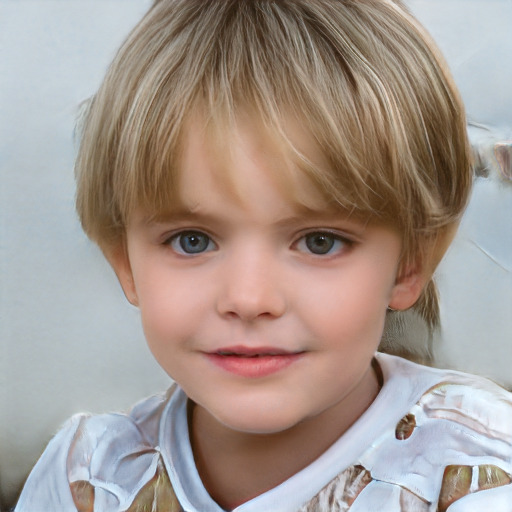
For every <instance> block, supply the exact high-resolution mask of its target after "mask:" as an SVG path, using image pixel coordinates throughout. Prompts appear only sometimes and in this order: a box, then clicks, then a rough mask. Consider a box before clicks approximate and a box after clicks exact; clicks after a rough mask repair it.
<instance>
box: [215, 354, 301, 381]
mask: <svg viewBox="0 0 512 512" xmlns="http://www.w3.org/2000/svg"><path fill="white" fill-rule="evenodd" d="M304 353H305V352H303V351H297V352H293V351H287V350H282V349H276V348H274V347H245V346H236V347H227V348H221V349H219V350H216V351H214V352H208V353H206V355H207V357H208V359H210V361H211V362H213V363H214V364H215V365H216V366H218V367H220V368H222V369H223V370H225V371H227V372H229V373H232V374H235V375H238V376H241V377H248V378H257V377H266V376H268V375H272V374H274V373H277V372H280V371H282V370H284V369H285V368H287V367H288V366H290V365H292V364H293V363H295V362H297V361H298V360H299V359H301V358H302V357H303V356H304Z"/></svg>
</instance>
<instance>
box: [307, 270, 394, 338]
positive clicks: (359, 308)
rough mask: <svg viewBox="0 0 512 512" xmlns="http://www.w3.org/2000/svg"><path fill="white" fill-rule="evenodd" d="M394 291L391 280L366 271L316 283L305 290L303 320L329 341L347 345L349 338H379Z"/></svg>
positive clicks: (349, 273) (346, 273)
mask: <svg viewBox="0 0 512 512" xmlns="http://www.w3.org/2000/svg"><path fill="white" fill-rule="evenodd" d="M379 277H380V279H379ZM299 286H300V285H299ZM391 288H392V287H391V285H390V284H389V280H388V279H386V280H382V277H381V276H380V275H376V274H374V273H371V272H369V271H368V270H367V269H365V271H364V272H357V271H356V270H355V269H354V270H353V271H352V272H350V271H347V272H344V273H343V275H341V273H340V275H337V276H334V278H333V276H330V278H329V279H326V280H325V281H320V280H317V281H316V282H315V283H309V285H308V286H304V287H303V289H305V290H307V293H306V294H304V295H303V296H302V298H301V310H302V311H304V312H307V313H305V314H303V318H304V320H305V321H306V322H308V320H310V321H311V322H312V324H311V326H310V327H311V328H312V329H313V330H317V331H320V332H319V334H321V333H325V336H327V337H333V336H334V337H336V336H339V337H340V339H341V337H345V339H347V342H348V340H349V339H350V338H347V337H348V336H353V337H354V339H355V340H356V341H357V339H358V338H359V337H360V336H363V334H364V335H369V336H371V337H372V339H374V338H380V336H381V334H382V330H383V328H384V319H385V314H386V307H387V304H388V300H389V296H390V292H391Z"/></svg>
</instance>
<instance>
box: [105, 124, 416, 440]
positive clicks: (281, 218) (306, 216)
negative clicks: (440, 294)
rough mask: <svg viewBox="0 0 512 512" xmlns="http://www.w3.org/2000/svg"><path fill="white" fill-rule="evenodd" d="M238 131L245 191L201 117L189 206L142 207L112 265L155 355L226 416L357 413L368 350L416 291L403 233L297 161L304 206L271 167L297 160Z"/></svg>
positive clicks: (255, 422)
mask: <svg viewBox="0 0 512 512" xmlns="http://www.w3.org/2000/svg"><path fill="white" fill-rule="evenodd" d="M294 128H295V134H294V137H295V139H299V142H301V143H303V147H304V146H305V149H306V151H305V152H306V154H307V156H308V157H309V158H310V159H311V160H312V161H313V162H319V161H321V155H320V154H319V152H318V150H317V149H316V148H315V147H312V145H311V142H310V140H311V139H310V137H309V136H308V134H306V133H303V132H302V131H301V129H300V127H299V126H295V127H294ZM230 136H231V138H232V139H231V140H232V142H231V147H232V149H233V155H232V159H231V160H229V162H230V166H231V167H230V169H229V172H230V173H232V174H233V175H234V176H235V182H236V186H237V190H238V194H239V199H237V198H236V196H235V195H234V194H233V193H232V191H230V188H229V187H227V186H226V184H225V183H223V182H222V181H219V175H220V174H221V173H222V168H221V167H222V166H223V165H225V164H226V162H228V160H227V159H226V158H219V155H217V154H216V152H215V151H214V150H213V148H212V147H211V144H209V143H208V141H207V139H205V138H203V136H202V134H201V131H200V130H199V129H194V127H193V126H192V127H191V128H190V130H189V133H188V138H187V140H186V144H185V148H184V155H183V161H182V172H181V174H180V176H181V178H180V196H181V198H182V201H183V204H184V205H185V209H184V210H183V211H179V212H176V214H175V215H174V216H172V217H170V218H168V219H164V220H161V221H160V220H159V221H151V222H150V221H148V220H147V217H146V216H145V215H144V212H136V213H134V214H133V216H132V218H131V220H130V222H129V224H128V226H127V232H126V237H127V253H128V258H129V263H128V260H127V259H125V258H124V257H123V256H119V255H118V256H117V257H113V258H112V262H113V265H114V268H115V270H116V272H117V274H118V276H119V278H120V281H121V284H122V285H123V288H124V290H125V292H126V295H127V297H128V298H129V299H130V300H131V301H132V302H133V303H134V304H136V305H138V307H139V308H140V311H141V315H142V321H143V325H144V330H145V334H146V337H147V341H148V344H149V346H150V348H151V350H152V352H153V354H154V355H155V357H156V359H157V360H158V362H159V363H160V364H161V366H162V367H163V368H164V369H165V370H166V371H167V372H168V374H169V375H170V376H171V377H173V378H174V379H175V380H176V381H177V382H178V383H179V384H180V385H181V387H182V388H183V389H184V391H185V392H186V394H187V395H188V396H189V397H190V398H191V399H192V400H193V401H194V402H196V404H198V406H199V407H203V408H205V409H206V411H207V412H208V413H210V414H211V415H213V416H214V418H216V419H217V420H219V421H220V422H222V423H223V424H224V425H227V426H228V427H231V428H233V429H235V430H239V431H245V432H259V433H264V432H278V431H283V430H285V429H288V428H291V427H293V426H294V425H297V424H299V423H300V422H302V421H304V420H306V419H310V418H314V417H321V416H322V415H326V416H325V417H330V418H332V415H334V416H335V415H336V414H338V413H339V414H347V410H346V409H347V407H348V406H349V404H354V403H367V404H368V403H369V401H371V399H372V398H373V396H374V395H375V393H376V391H377V384H376V379H375V375H374V374H373V372H372V370H371V364H370V363H371V360H372V356H373V354H374V351H375V350H376V348H377V346H378V344H379V340H380V338H381V334H382V331H383V325H384V319H385V315H386V308H387V306H388V305H391V306H393V305H395V306H397V305H399V306H403V304H404V303H403V300H404V293H405V294H407V293H408V292H407V290H406V288H407V286H406V284H404V283H403V282H402V281H397V271H398V268H399V258H400V252H401V240H400V237H399V235H398V234H397V233H396V232H395V231H394V230H393V229H391V228H388V227H384V226H380V225H377V224H374V223H371V222H370V223H368V222H365V221H363V220H358V219H356V218H353V217H352V218H349V217H348V216H346V215H344V214H343V213H341V212H340V211H339V210H338V211H335V210H332V209H331V210H325V200H324V198H323V197H322V195H321V194H320V193H319V192H318V191H317V190H316V189H315V188H314V187H313V186H312V185H311V183H310V182H309V180H308V179H307V178H306V177H305V176H304V175H302V174H300V173H298V172H297V173H296V174H295V178H294V183H293V186H294V194H293V195H294V197H301V202H302V203H304V202H305V203H307V205H306V206H307V207H308V209H307V208H305V207H301V206H298V204H297V202H296V201H295V200H294V199H292V198H291V197H289V195H288V194H286V193H284V190H283V187H282V186H280V185H278V184H277V183H276V180H275V179H274V178H273V176H274V175H275V173H276V172H279V169H280V168H282V166H283V165H287V164H286V163H285V161H284V160H282V159H281V158H280V156H279V154H278V152H277V151H275V148H273V147H272V145H271V144H270V143H269V141H268V140H267V139H265V137H264V136H263V135H261V134H260V132H259V131H258V129H257V128H256V127H251V126H250V125H244V124H241V125H239V126H238V128H237V130H236V131H235V133H233V134H231V135H230ZM308 145H309V147H308ZM281 185H282V183H281ZM400 301H402V302H400ZM372 394H373V395H372ZM348 413H350V412H348Z"/></svg>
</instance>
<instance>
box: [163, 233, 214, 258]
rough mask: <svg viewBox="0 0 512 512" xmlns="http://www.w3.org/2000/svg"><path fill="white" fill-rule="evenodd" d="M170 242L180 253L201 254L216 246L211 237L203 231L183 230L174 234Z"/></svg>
mask: <svg viewBox="0 0 512 512" xmlns="http://www.w3.org/2000/svg"><path fill="white" fill-rule="evenodd" d="M169 243H170V245H171V247H172V248H173V249H174V250H175V251H176V252H178V253H180V254H200V253H202V252H206V251H211V250H213V249H214V248H215V244H214V243H213V241H212V240H211V238H210V237H209V236H208V235H206V234H205V233H202V232H201V231H183V232H181V233H178V234H176V235H174V236H173V237H172V238H171V239H170V241H169Z"/></svg>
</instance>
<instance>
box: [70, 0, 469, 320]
mask: <svg viewBox="0 0 512 512" xmlns="http://www.w3.org/2000/svg"><path fill="white" fill-rule="evenodd" d="M247 107H250V108H251V109H253V110H254V111H255V112H257V113H258V115H259V117H260V120H262V121H263V122H264V125H265V126H266V127H268V129H269V130H272V131H275V132H276V133H278V134H280V136H281V138H282V142H283V144H285V145H287V146H288V148H289V150H290V151H291V152H292V154H293V155H295V157H296V159H297V162H298V163H299V165H300V167H301V169H303V170H304V172H306V173H307V174H308V175H309V176H310V177H311V178H312V179H313V180H314V182H315V183H316V184H317V185H318V187H319V188H320V189H321V190H323V191H324V193H325V195H326V197H327V198H329V200H332V201H335V202H336V203H338V204H339V205H340V206H342V207H343V208H346V209H348V210H350V211H356V212H360V213H364V214H371V215H373V216H377V217H379V218H381V219H382V220H383V221H389V222H392V223H393V224H394V225H395V226H397V227H398V228H399V229H400V231H401V232H402V234H403V240H404V261H405V262H412V261H415V260H417V259H418V258H421V259H423V260H425V261H428V260H429V258H431V257H432V255H429V254H428V251H429V248H432V247H436V246H437V242H436V240H437V239H438V238H439V237H443V236H445V232H447V230H448V229H449V228H450V227H451V226H453V225H455V224H456V223H457V222H458V220H459V218H460V216H461V214H462V211H463V209H464V207H465V205H466V202H467V199H468V195H469V190H470V185H471V169H470V168H471V163H470V149H469V145H468V142H467V137H466V121H465V114H464V109H463V106H462V103H461V100H460V98H459V95H458V92H457V90H456V87H455V85H454V83H453V80H452V78H451V76H450V74H449V72H448V70H447V67H446V65H445V63H444V61H443V59H442V57H441V56H440V54H439V52H438V50H437V49H436V47H435V45H434V44H433V42H432V41H431V39H430V37H429V36H428V35H427V34H426V32H425V31H424V29H423V28H422V27H421V25H420V24H419V23H418V22H417V21H416V20H415V19H414V18H413V17H412V16H411V15H410V14H409V12H408V11H407V10H406V9H405V8H404V6H403V5H401V4H400V3H399V2H397V1H391V0H244V1H240V0H158V1H156V2H155V3H154V5H153V6H152V8H151V9H150V10H149V12H148V13H147V14H146V16H145V17H144V18H143V19H142V20H141V21H140V23H139V24H138V25H137V26H136V27H135V29H134V30H133V31H132V32H131V34H130V35H129V36H128V38H127V40H126V41H125V43H124V44H123V45H122V47H121V49H120V50H119V52H118V54H117V56H116V57H115V59H114V61H113V63H112V65H111V66H110V69H109V70H108V73H107V75H106V78H105V80H104V82H103V84H102V86H101V87H100V89H99V91H98V93H97V94H96V95H95V97H94V98H93V100H92V103H91V105H90V109H89V112H88V114H87V118H86V120H85V123H84V128H83V134H82V140H81V145H80V149H79V153H78V158H77V162H76V175H77V182H78V191H77V209H78V212H79V215H80V218H81V221H82V225H83V227H84V230H85V231H86V233H87V234H88V235H89V236H90V237H91V238H92V239H93V240H95V241H96V242H97V243H98V244H99V245H100V246H101V247H102V248H104V249H105V248H106V247H109V246H111V245H115V244H118V243H120V242H121V241H122V239H123V235H124V229H125V225H126V221H127V218H128V216H129V215H130V213H131V212H132V211H133V210H134V208H136V207H144V208H148V209H150V210H154V211H155V212H158V211H159V210H161V209H165V208H166V207H168V205H169V204H170V202H172V201H175V200H177V196H176V176H177V173H178V172H179V169H178V161H179V152H180V141H181V138H182V136H183V133H184V131H185V124H186V123H187V120H188V119H189V117H190V115H191V113H193V112H197V109H198V108H201V110H202V111H203V112H205V113H206V116H207V117H208V122H210V123H212V124H213V125H217V126H222V125H223V123H224V124H225V123H230V122H232V120H233V119H235V118H236V116H237V112H240V110H241V109H244V108H247ZM290 112H291V113H292V114H293V116H296V117H297V118H298V119H300V120H301V122H302V123H303V124H304V125H305V126H307V127H308V130H309V131H310V133H311V135H312V136H313V137H314V139H315V142H316V144H317V145H318V147H319V148H320V149H321V150H322V151H323V153H324V154H325V156H326V158H327V159H328V161H329V163H330V166H329V169H317V168H316V167H315V166H314V165H311V164H310V163H309V162H308V161H307V159H306V158H305V157H303V155H302V154H301V152H300V148H295V147H293V145H292V144H291V142H290V141H289V140H288V138H287V136H286V130H285V128H284V117H285V115H286V114H289V113H290ZM435 263H437V261H436V262H435ZM432 271H433V268H432ZM415 307H416V309H417V311H419V313H420V315H421V316H422V317H423V318H424V319H425V320H426V321H427V323H428V324H429V325H430V326H434V325H436V323H437V318H438V313H437V298H436V293H435V287H434V285H433V283H432V282H430V283H429V284H428V285H427V287H426V288H425V291H424V293H423V295H422V297H421V298H420V300H419V301H418V303H417V305H416V306H415Z"/></svg>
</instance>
